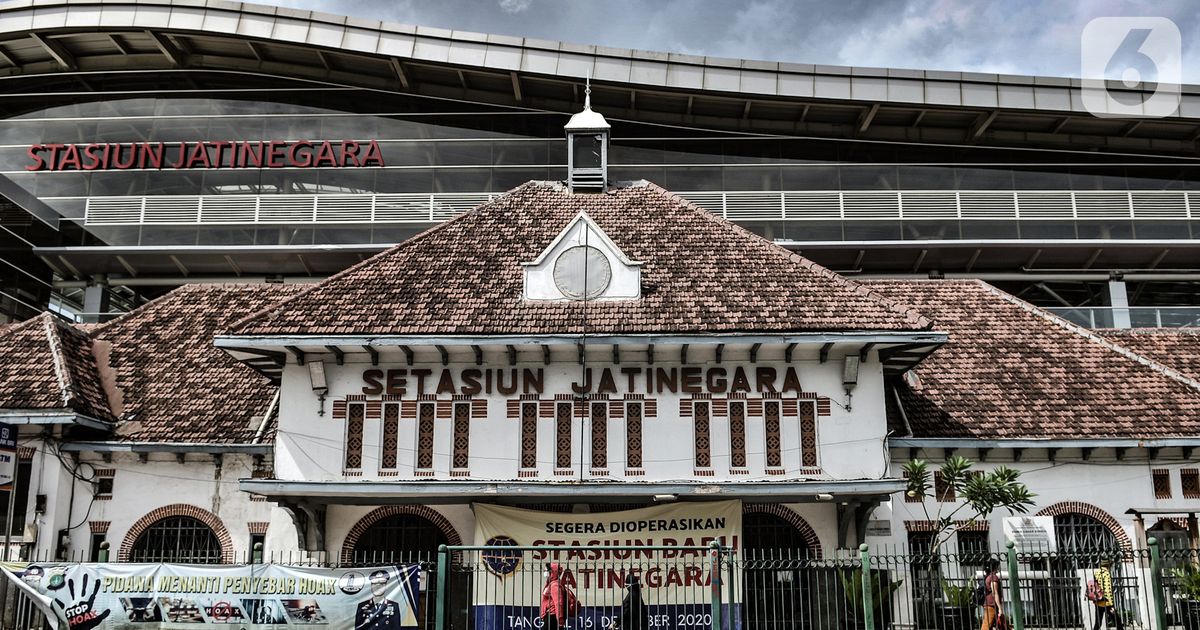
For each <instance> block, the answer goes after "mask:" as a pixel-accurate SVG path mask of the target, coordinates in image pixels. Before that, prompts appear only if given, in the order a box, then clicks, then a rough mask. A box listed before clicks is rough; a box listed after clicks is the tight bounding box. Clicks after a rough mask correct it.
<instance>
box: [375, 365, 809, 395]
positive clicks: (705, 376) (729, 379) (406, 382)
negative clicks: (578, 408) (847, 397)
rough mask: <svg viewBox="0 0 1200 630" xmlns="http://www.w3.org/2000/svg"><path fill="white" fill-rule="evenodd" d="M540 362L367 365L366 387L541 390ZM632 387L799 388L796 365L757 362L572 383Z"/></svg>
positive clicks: (625, 372)
mask: <svg viewBox="0 0 1200 630" xmlns="http://www.w3.org/2000/svg"><path fill="white" fill-rule="evenodd" d="M545 382H546V378H545V373H544V372H543V370H542V368H537V369H528V368H524V369H518V368H489V369H481V368H466V369H462V370H457V374H456V371H455V370H450V369H443V370H440V371H437V372H435V371H434V370H430V369H393V370H381V369H369V370H365V371H364V372H363V388H362V393H364V394H366V395H368V396H377V395H379V394H387V395H389V396H405V395H413V394H417V395H419V394H435V393H436V394H462V395H467V396H472V395H475V394H481V393H482V394H492V393H497V394H501V395H506V396H507V395H512V394H514V393H517V392H518V391H520V392H521V393H522V394H541V393H544V392H543V390H544V389H545V387H544V386H545ZM622 389H624V391H625V392H628V393H639V392H640V393H646V394H662V393H664V392H671V393H678V392H682V393H685V394H699V393H709V394H724V393H737V392H746V393H750V392H772V393H776V392H777V393H788V392H796V393H800V392H802V391H804V390H803V388H802V387H801V386H800V375H799V373H798V372H797V371H796V368H794V367H792V366H790V365H789V366H787V367H786V368H782V369H780V368H774V367H768V366H755V367H752V368H750V369H749V370H747V369H746V368H744V367H742V366H737V367H734V368H724V367H707V368H705V367H699V366H683V367H663V368H650V367H646V368H642V367H621V368H616V369H614V368H607V367H606V368H602V369H596V370H594V369H592V368H587V369H586V370H584V374H583V378H581V379H579V380H577V381H575V382H574V383H572V384H571V390H572V391H573V392H575V393H576V394H615V393H618V392H619V391H621V390H622Z"/></svg>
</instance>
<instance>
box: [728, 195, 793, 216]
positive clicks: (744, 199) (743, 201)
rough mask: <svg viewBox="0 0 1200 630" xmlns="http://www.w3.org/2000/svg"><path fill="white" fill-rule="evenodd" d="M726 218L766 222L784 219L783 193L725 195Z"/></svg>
mask: <svg viewBox="0 0 1200 630" xmlns="http://www.w3.org/2000/svg"><path fill="white" fill-rule="evenodd" d="M725 218H727V219H730V220H734V221H736V220H756V219H757V220H764V219H782V218H783V193H781V192H731V193H725Z"/></svg>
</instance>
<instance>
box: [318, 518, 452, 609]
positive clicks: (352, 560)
mask: <svg viewBox="0 0 1200 630" xmlns="http://www.w3.org/2000/svg"><path fill="white" fill-rule="evenodd" d="M461 544H462V539H461V538H460V537H459V535H458V532H457V531H456V530H455V529H454V526H453V525H451V524H450V522H449V521H448V520H446V517H444V516H442V515H441V513H439V512H438V511H436V510H434V509H432V508H429V507H426V506H423V505H389V506H385V507H381V508H378V509H376V510H373V511H372V512H370V513H369V514H367V515H366V516H364V517H362V519H360V520H359V521H358V523H356V524H355V525H354V527H352V528H351V529H350V531H349V532H348V533H347V534H346V540H345V541H344V542H343V543H342V554H341V556H342V563H343V564H347V565H359V566H367V565H378V564H411V563H417V564H420V565H421V593H420V596H419V598H420V599H419V602H418V604H417V606H418V608H417V610H418V611H419V613H418V618H417V625H418V627H419V628H421V629H427V628H432V627H433V625H434V619H436V618H437V617H435V616H434V615H435V614H436V611H435V610H434V607H436V604H437V593H436V592H435V587H434V586H433V585H434V584H436V582H437V575H436V571H437V561H438V557H437V553H438V547H439V546H441V545H461ZM453 564H454V563H451V566H450V573H449V575H448V576H447V578H448V579H449V580H450V582H451V588H450V590H449V592H450V595H451V598H450V601H449V602H448V605H449V606H450V611H451V614H450V615H449V617H448V619H449V621H450V627H451V628H458V627H462V625H463V623H464V622H465V621H466V619H467V611H468V606H469V605H470V601H469V597H468V588H469V587H470V580H469V577H470V574H469V573H468V572H467V571H466V570H464V569H463V568H457V570H456V567H455V566H453Z"/></svg>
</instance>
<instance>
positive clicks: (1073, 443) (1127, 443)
mask: <svg viewBox="0 0 1200 630" xmlns="http://www.w3.org/2000/svg"><path fill="white" fill-rule="evenodd" d="M888 446H889V447H890V448H985V449H1004V448H1009V449H1030V448H1170V447H1185V448H1186V447H1195V446H1200V436H1193V437H1167V438H1137V437H1129V438H1028V437H1027V438H973V437H953V438H921V437H894V438H889V439H888Z"/></svg>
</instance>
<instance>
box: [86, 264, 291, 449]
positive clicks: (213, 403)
mask: <svg viewBox="0 0 1200 630" xmlns="http://www.w3.org/2000/svg"><path fill="white" fill-rule="evenodd" d="M297 289H298V287H297V286H296V285H283V284H241V285H237V284H226V285H186V286H183V287H180V288H178V289H175V290H174V291H171V292H170V293H168V294H166V295H164V296H162V297H160V298H158V299H156V300H154V301H152V302H150V303H148V304H145V305H143V306H142V307H140V308H138V309H137V310H135V311H133V312H131V313H129V314H127V315H124V316H122V317H120V318H118V319H115V320H113V321H110V322H107V323H105V324H101V325H100V326H96V327H94V328H93V329H92V331H91V334H92V337H93V339H95V341H96V342H97V343H101V342H108V343H111V344H112V348H111V351H110V359H109V363H110V365H111V366H112V369H113V370H114V372H115V374H116V384H117V386H118V387H119V388H120V391H121V395H122V397H123V407H124V408H123V413H122V415H121V423H120V425H119V426H118V428H117V434H118V435H119V436H120V438H121V439H125V440H130V441H148V442H189V443H248V442H250V441H251V440H252V439H253V437H254V433H255V430H256V429H257V423H256V422H255V419H256V418H258V419H261V417H262V416H263V414H264V413H265V412H266V410H267V407H268V406H269V404H270V401H271V398H272V397H273V396H274V395H275V391H276V387H274V386H273V385H270V384H269V383H268V382H267V379H266V378H264V377H262V376H260V375H259V374H258V373H257V372H255V371H254V370H252V369H250V368H248V367H246V366H245V365H243V364H241V363H239V362H238V361H237V360H235V359H233V358H232V357H230V356H229V355H228V354H226V353H225V352H223V351H221V350H218V349H217V348H216V347H214V346H213V336H214V335H216V334H217V333H218V332H221V331H223V330H225V329H226V328H227V327H228V326H229V325H230V324H231V323H233V322H235V321H237V320H238V319H240V318H242V317H245V316H246V315H247V314H249V313H252V312H255V311H257V310H259V309H262V308H263V307H265V306H267V305H268V304H271V303H273V302H275V301H278V300H280V299H282V298H284V297H287V296H289V295H292V294H294V293H295V292H296V291H297ZM270 431H271V432H273V428H270ZM268 437H269V435H268Z"/></svg>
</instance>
